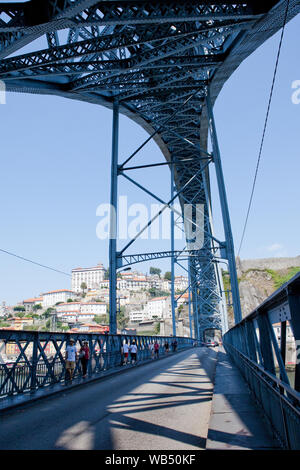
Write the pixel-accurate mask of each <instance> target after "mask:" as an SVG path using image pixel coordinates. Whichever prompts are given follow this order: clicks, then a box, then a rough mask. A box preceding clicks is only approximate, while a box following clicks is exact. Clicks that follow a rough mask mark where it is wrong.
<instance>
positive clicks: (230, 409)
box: [206, 348, 279, 450]
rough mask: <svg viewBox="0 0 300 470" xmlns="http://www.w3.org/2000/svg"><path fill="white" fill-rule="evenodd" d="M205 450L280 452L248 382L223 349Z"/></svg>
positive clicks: (217, 372)
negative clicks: (270, 450)
mask: <svg viewBox="0 0 300 470" xmlns="http://www.w3.org/2000/svg"><path fill="white" fill-rule="evenodd" d="M206 448H207V449H210V450H225V449H230V450H247V449H253V450H254V449H255V450H257V449H260V450H263V449H266V450H267V449H277V448H279V446H278V443H277V441H275V440H273V438H272V437H271V436H270V432H269V430H268V429H267V425H266V423H265V422H264V421H263V419H262V416H261V413H260V410H259V409H258V408H257V406H256V404H255V403H254V401H253V399H252V397H251V395H250V392H249V389H248V387H247V384H246V382H245V381H244V379H243V377H242V376H241V374H240V372H239V371H238V369H237V368H236V367H235V366H234V365H232V363H231V362H230V361H229V360H228V357H227V355H226V353H225V351H224V349H223V348H220V350H219V352H218V361H217V366H216V376H215V387H214V396H213V401H212V411H211V419H210V424H209V431H208V438H207V443H206Z"/></svg>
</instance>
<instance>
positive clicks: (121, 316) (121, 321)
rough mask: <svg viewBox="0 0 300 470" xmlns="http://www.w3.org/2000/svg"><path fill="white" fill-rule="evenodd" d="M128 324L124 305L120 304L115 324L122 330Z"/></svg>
mask: <svg viewBox="0 0 300 470" xmlns="http://www.w3.org/2000/svg"><path fill="white" fill-rule="evenodd" d="M127 324H128V319H127V317H126V316H125V307H124V306H122V307H120V310H119V311H118V312H117V325H118V327H119V328H120V329H121V330H122V329H123V328H125V326H127Z"/></svg>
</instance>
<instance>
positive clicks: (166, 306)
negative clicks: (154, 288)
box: [146, 297, 172, 320]
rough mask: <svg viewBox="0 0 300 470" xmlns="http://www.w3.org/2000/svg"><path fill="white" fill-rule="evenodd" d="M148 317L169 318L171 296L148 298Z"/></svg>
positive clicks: (150, 318)
mask: <svg viewBox="0 0 300 470" xmlns="http://www.w3.org/2000/svg"><path fill="white" fill-rule="evenodd" d="M146 309H147V314H148V319H149V320H152V319H153V318H155V317H156V318H171V316H172V315H171V298H170V297H154V298H153V299H151V300H149V302H148V303H147V306H146Z"/></svg>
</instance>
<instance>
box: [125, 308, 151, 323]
mask: <svg viewBox="0 0 300 470" xmlns="http://www.w3.org/2000/svg"><path fill="white" fill-rule="evenodd" d="M145 318H148V315H147V312H145V311H144V310H140V311H133V312H130V313H129V319H130V321H131V322H141V321H144V320H145Z"/></svg>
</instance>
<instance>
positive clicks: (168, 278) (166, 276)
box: [164, 271, 172, 281]
mask: <svg viewBox="0 0 300 470" xmlns="http://www.w3.org/2000/svg"><path fill="white" fill-rule="evenodd" d="M164 279H167V281H171V279H172V274H171V271H167V272H166V273H165V277H164Z"/></svg>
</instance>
